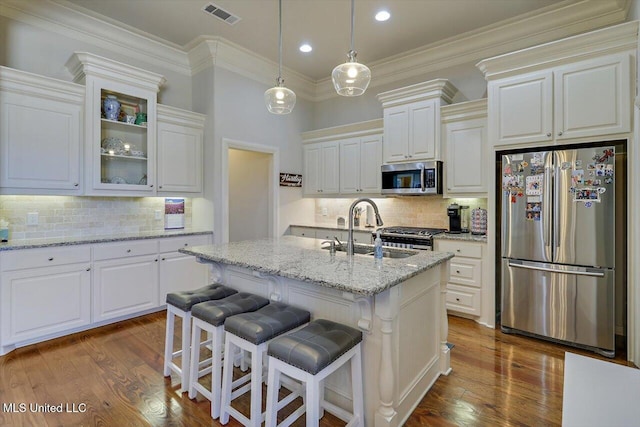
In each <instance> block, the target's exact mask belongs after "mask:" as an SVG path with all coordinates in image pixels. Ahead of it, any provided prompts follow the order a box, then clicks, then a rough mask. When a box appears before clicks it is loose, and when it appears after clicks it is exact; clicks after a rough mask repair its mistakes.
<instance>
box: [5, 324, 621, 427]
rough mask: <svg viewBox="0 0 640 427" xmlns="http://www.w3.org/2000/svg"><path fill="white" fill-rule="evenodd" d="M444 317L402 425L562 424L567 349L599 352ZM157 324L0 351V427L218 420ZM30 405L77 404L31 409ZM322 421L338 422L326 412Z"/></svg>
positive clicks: (232, 423) (116, 327)
mask: <svg viewBox="0 0 640 427" xmlns="http://www.w3.org/2000/svg"><path fill="white" fill-rule="evenodd" d="M449 321H450V331H449V332H450V333H449V341H450V342H451V343H453V344H454V345H455V347H454V348H453V350H452V351H451V365H452V368H453V371H452V372H451V374H450V375H449V376H447V377H440V379H438V381H437V382H436V383H435V385H434V386H433V388H432V389H431V390H430V391H429V393H427V395H426V396H425V398H424V399H423V400H422V402H421V403H420V405H419V406H418V408H417V409H416V410H415V412H414V414H413V415H412V416H411V418H410V419H409V420H408V421H407V424H406V425H407V426H502V425H514V426H533V425H535V426H552V425H560V424H561V421H562V383H563V361H564V352H565V351H571V352H574V353H579V354H583V355H588V356H592V357H597V358H601V357H598V356H596V355H594V354H593V353H589V352H585V351H581V350H576V349H573V348H569V347H564V346H559V345H553V344H549V343H546V342H543V341H539V340H535V339H531V338H527V337H521V336H515V335H505V334H502V333H501V332H500V331H498V330H492V329H489V328H486V327H483V326H480V325H477V324H476V323H475V322H473V321H471V320H466V319H461V318H457V317H450V318H449ZM164 327H165V314H164V312H161V313H156V314H151V315H148V316H144V317H140V318H137V319H132V320H129V321H126V322H121V323H118V324H116V325H110V326H106V327H103V328H99V329H94V330H92V331H88V332H83V333H79V334H75V335H72V336H68V337H64V338H60V339H56V340H51V341H48V342H45V343H40V344H36V345H32V346H29V347H24V348H21V349H18V350H16V351H14V352H12V353H10V354H8V355H6V356H3V357H1V358H0V426H16V427H17V426H41V427H44V426H64V427H67V426H132V427H134V426H218V425H219V424H218V423H217V422H215V421H212V420H211V418H210V416H209V411H210V405H209V402H208V401H207V400H206V399H202V397H200V396H199V397H198V399H197V401H196V400H190V399H189V398H188V397H187V395H186V394H184V395H180V394H179V392H178V389H179V387H178V385H176V384H175V382H176V381H175V378H174V379H173V381H172V380H171V379H168V378H164V377H163V375H162V364H163V349H164ZM625 358H626V357H625V354H624V352H619V354H618V355H617V357H616V359H615V362H616V363H620V364H627V363H626V362H625ZM601 359H602V358H601ZM12 403H13V404H15V406H14V407H13V408H11V407H10V406H9V404H12ZM36 403H37V404H41V405H43V404H49V405H52V408H49V409H57V405H60V404H62V405H63V409H64V410H67V409H70V410H76V412H62V413H58V412H53V411H43V410H42V408H40V410H38V411H35V412H34V411H32V408H30V407H29V406H30V405H31V404H36ZM21 405H24V406H21ZM83 405H86V407H85V406H83ZM22 408H24V409H25V410H24V411H23V412H21V410H22ZM11 409H13V411H12V410H11ZM45 409H46V408H45ZM227 425H228V426H237V425H239V424H238V423H236V422H235V421H234V420H233V419H231V420H230V422H229V424H227ZM296 425H301V426H303V425H304V422H303V421H302V420H299V422H298V424H296ZM321 425H322V426H340V425H344V423H341V422H340V421H339V420H337V419H336V418H333V417H331V416H329V415H328V416H325V417H324V418H323V419H322V423H321Z"/></svg>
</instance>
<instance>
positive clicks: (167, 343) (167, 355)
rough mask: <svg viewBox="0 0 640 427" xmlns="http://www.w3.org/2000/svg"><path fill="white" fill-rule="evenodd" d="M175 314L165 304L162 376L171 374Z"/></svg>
mask: <svg viewBox="0 0 640 427" xmlns="http://www.w3.org/2000/svg"><path fill="white" fill-rule="evenodd" d="M175 319H176V317H175V314H173V312H172V311H171V310H170V308H169V306H167V330H166V335H165V339H164V376H165V377H168V376H169V375H171V368H170V366H171V363H172V359H173V328H174V326H175Z"/></svg>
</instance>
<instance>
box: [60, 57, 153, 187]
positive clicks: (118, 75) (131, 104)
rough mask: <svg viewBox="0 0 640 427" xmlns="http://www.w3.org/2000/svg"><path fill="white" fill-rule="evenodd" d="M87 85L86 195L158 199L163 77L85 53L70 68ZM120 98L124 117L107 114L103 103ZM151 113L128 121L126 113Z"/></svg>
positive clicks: (75, 58)
mask: <svg viewBox="0 0 640 427" xmlns="http://www.w3.org/2000/svg"><path fill="white" fill-rule="evenodd" d="M66 66H67V68H68V69H69V71H70V72H71V73H72V74H73V75H74V80H75V81H76V82H81V83H84V84H85V89H86V93H85V140H86V145H85V186H86V188H85V193H86V194H89V195H112V196H153V195H155V194H156V188H155V184H156V143H157V136H156V117H157V113H156V103H157V93H158V90H159V88H160V86H161V85H162V83H163V82H164V77H162V76H160V75H158V74H155V73H152V72H149V71H146V70H141V69H139V68H136V67H131V66H129V65H126V64H122V63H119V62H116V61H112V60H110V59H107V58H102V57H100V56H97V55H93V54H89V53H86V52H76V53H74V54H73V55H72V57H71V58H70V59H69V61H68V62H67V64H66ZM107 96H115V97H116V98H117V100H118V102H119V103H120V110H121V112H122V113H121V115H120V116H119V117H118V118H117V119H116V120H109V119H107V118H106V117H105V116H104V112H103V111H102V105H103V102H104V99H105V98H106V97H107ZM137 113H146V122H142V123H138V121H137V120H136V123H128V122H127V121H126V120H125V114H126V115H129V116H131V115H134V114H137Z"/></svg>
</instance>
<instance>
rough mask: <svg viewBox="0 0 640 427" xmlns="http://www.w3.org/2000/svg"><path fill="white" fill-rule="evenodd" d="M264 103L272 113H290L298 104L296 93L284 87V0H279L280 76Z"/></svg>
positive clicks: (266, 95)
mask: <svg viewBox="0 0 640 427" xmlns="http://www.w3.org/2000/svg"><path fill="white" fill-rule="evenodd" d="M264 103H265V104H266V105H267V110H269V112H270V113H272V114H289V113H290V112H292V111H293V107H294V106H295V105H296V94H295V93H294V92H293V91H292V90H291V89H287V88H286V87H284V79H283V78H282V0H278V78H277V79H276V85H275V86H274V87H272V88H271V89H267V91H266V92H265V93H264Z"/></svg>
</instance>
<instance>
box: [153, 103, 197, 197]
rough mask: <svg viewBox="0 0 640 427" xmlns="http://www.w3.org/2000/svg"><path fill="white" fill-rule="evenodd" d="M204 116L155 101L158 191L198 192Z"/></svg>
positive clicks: (170, 192) (159, 192) (172, 192)
mask: <svg viewBox="0 0 640 427" xmlns="http://www.w3.org/2000/svg"><path fill="white" fill-rule="evenodd" d="M204 120H205V116H204V115H202V114H198V113H194V112H191V111H186V110H181V109H178V108H174V107H168V106H166V105H160V104H158V175H157V176H158V194H165V193H168V194H182V193H202V171H203V135H204Z"/></svg>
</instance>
